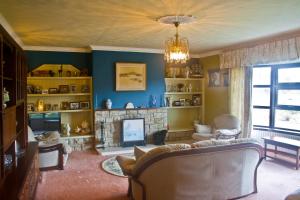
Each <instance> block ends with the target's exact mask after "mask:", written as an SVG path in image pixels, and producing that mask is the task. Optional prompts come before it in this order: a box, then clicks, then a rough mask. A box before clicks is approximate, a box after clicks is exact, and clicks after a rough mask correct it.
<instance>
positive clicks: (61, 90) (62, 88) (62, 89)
mask: <svg viewBox="0 0 300 200" xmlns="http://www.w3.org/2000/svg"><path fill="white" fill-rule="evenodd" d="M69 91H70V90H69V86H68V85H59V93H69Z"/></svg>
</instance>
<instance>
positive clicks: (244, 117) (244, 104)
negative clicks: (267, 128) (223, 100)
mask: <svg viewBox="0 0 300 200" xmlns="http://www.w3.org/2000/svg"><path fill="white" fill-rule="evenodd" d="M230 79H231V81H230V88H229V96H230V101H229V104H230V105H229V109H230V114H232V115H234V116H236V117H237V118H238V119H239V120H240V121H241V131H242V133H241V136H240V137H250V135H251V130H252V112H251V111H252V101H251V100H252V98H251V93H252V68H250V67H238V68H231V69H230Z"/></svg>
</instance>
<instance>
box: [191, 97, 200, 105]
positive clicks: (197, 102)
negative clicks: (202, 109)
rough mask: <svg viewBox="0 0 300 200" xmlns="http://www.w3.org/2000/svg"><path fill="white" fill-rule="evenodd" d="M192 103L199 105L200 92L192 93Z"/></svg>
mask: <svg viewBox="0 0 300 200" xmlns="http://www.w3.org/2000/svg"><path fill="white" fill-rule="evenodd" d="M192 103H193V106H200V105H201V103H202V102H201V95H200V94H194V95H193V96H192Z"/></svg>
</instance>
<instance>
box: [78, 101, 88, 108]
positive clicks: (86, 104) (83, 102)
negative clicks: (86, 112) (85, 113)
mask: <svg viewBox="0 0 300 200" xmlns="http://www.w3.org/2000/svg"><path fill="white" fill-rule="evenodd" d="M89 108H90V102H88V101H81V102H80V109H89Z"/></svg>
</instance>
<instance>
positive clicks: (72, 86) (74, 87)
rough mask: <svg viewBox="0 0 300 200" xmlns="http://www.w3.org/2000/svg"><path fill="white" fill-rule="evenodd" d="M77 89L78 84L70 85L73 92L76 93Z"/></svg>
mask: <svg viewBox="0 0 300 200" xmlns="http://www.w3.org/2000/svg"><path fill="white" fill-rule="evenodd" d="M76 90H77V86H76V85H70V92H71V93H75V92H76Z"/></svg>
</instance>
